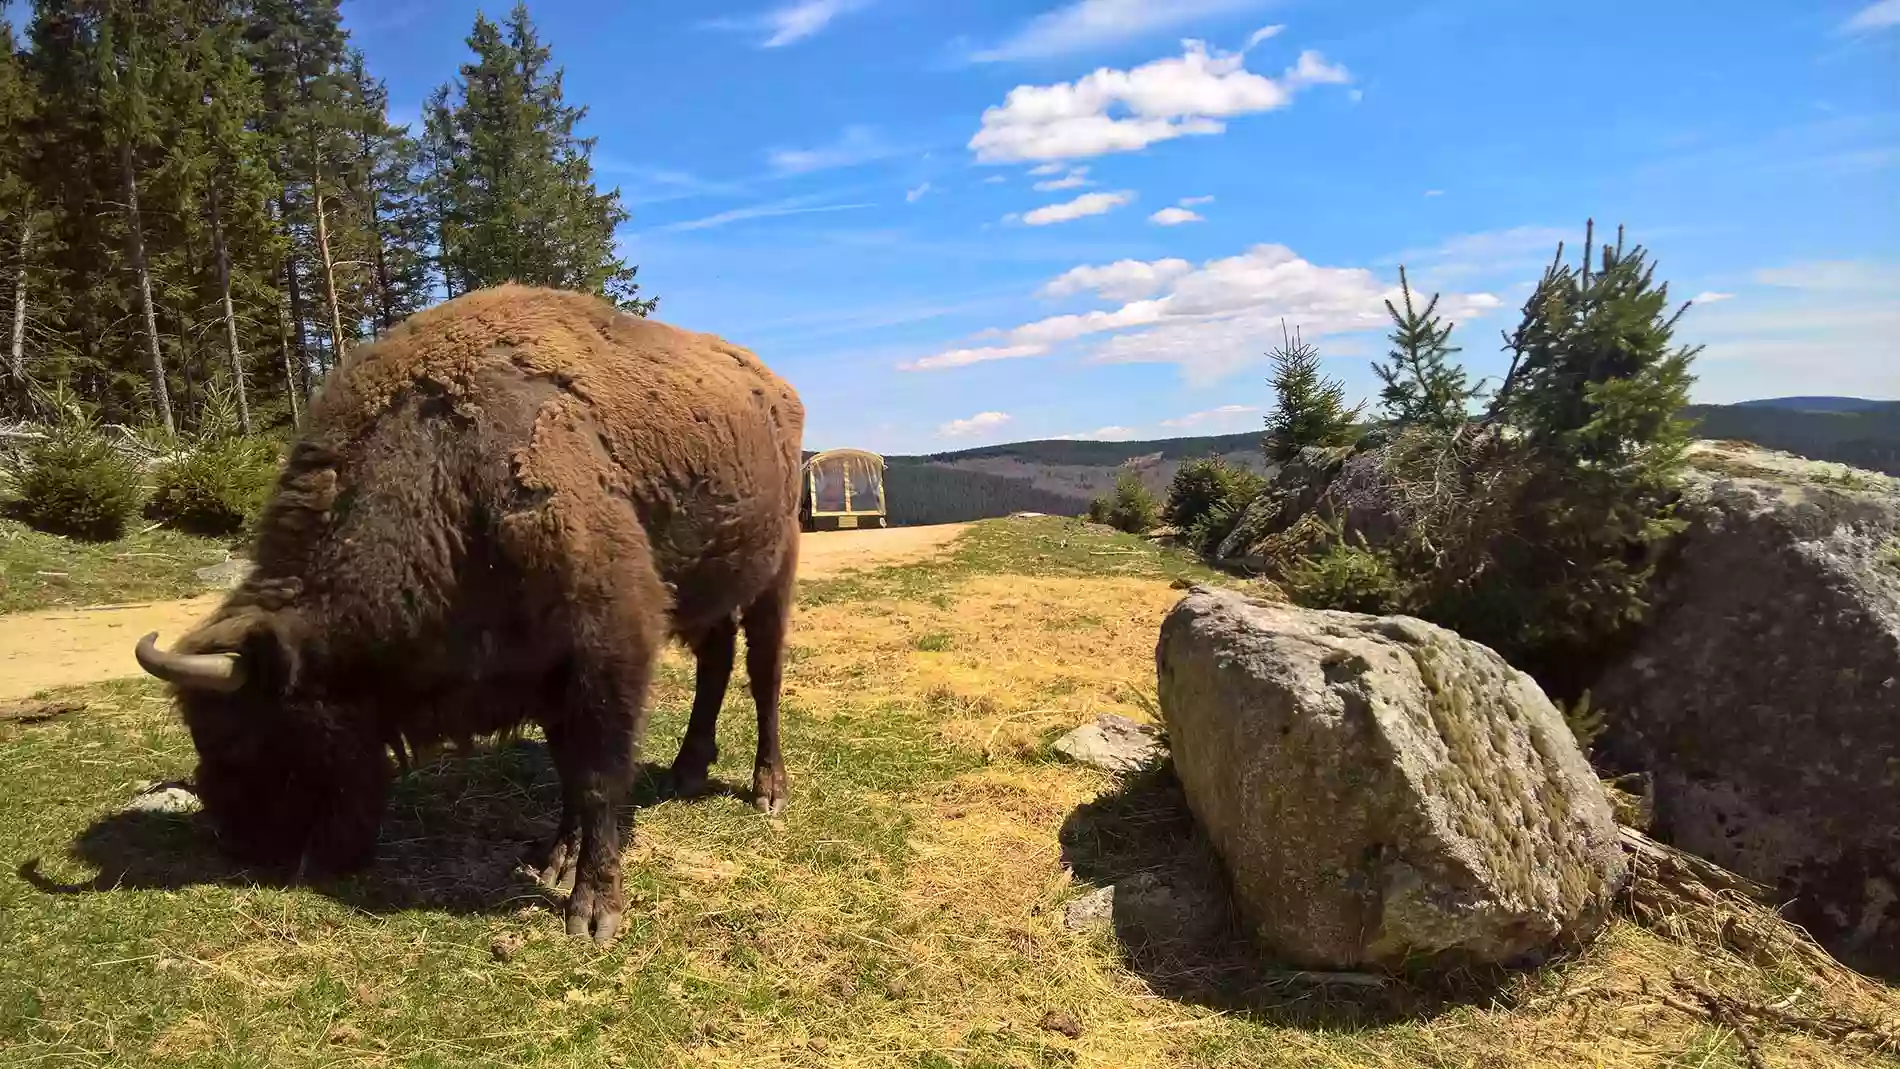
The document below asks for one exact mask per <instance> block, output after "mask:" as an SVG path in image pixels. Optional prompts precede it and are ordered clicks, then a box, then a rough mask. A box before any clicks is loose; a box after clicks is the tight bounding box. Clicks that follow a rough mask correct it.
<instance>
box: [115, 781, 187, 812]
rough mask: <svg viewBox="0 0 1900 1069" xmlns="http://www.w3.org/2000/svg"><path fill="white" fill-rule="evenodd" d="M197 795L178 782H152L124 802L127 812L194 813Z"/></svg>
mask: <svg viewBox="0 0 1900 1069" xmlns="http://www.w3.org/2000/svg"><path fill="white" fill-rule="evenodd" d="M201 807H202V803H200V802H199V801H198V796H197V795H196V794H193V793H192V792H191V790H190V788H188V787H186V786H184V785H183V784H180V783H154V784H152V785H151V786H149V787H147V788H145V789H144V790H143V791H140V792H139V793H138V794H137V795H136V796H135V797H134V798H133V799H132V800H131V801H130V802H127V803H126V804H125V810H124V811H125V812H127V813H195V812H197V811H198V810H199V809H200V808H201Z"/></svg>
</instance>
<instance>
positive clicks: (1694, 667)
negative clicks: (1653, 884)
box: [1592, 442, 1900, 969]
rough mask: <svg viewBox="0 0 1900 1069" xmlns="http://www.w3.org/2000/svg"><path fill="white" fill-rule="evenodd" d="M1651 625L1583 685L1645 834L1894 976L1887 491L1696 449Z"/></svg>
mask: <svg viewBox="0 0 1900 1069" xmlns="http://www.w3.org/2000/svg"><path fill="white" fill-rule="evenodd" d="M1692 463H1693V464H1694V468H1693V469H1692V471H1691V473H1690V477H1689V479H1688V485H1687V487H1686V491H1685V496H1684V501H1683V512H1684V515H1685V516H1686V517H1687V518H1688V519H1689V520H1690V527H1689V529H1688V530H1687V531H1686V532H1685V533H1684V535H1683V536H1682V538H1681V540H1680V542H1679V544H1678V546H1677V548H1676V552H1675V556H1674V558H1673V559H1672V561H1671V563H1670V566H1669V569H1668V571H1667V573H1666V576H1667V578H1666V580H1665V582H1664V585H1663V586H1662V588H1661V590H1660V592H1659V595H1658V598H1657V601H1656V611H1655V614H1654V616H1653V617H1652V622H1651V624H1650V625H1649V626H1648V627H1647V628H1646V629H1645V630H1644V633H1643V636H1642V637H1641V638H1640V639H1639V640H1638V641H1637V643H1636V645H1635V647H1634V648H1633V649H1632V650H1631V651H1630V652H1629V653H1628V654H1627V655H1626V656H1624V657H1622V658H1620V659H1619V660H1618V661H1617V663H1616V664H1614V665H1613V666H1612V667H1611V669H1610V670H1609V672H1608V673H1607V674H1606V675H1605V676H1604V677H1603V678H1602V679H1601V680H1600V681H1599V682H1598V684H1597V685H1596V686H1595V687H1594V688H1593V692H1592V698H1593V704H1594V705H1596V706H1597V707H1598V708H1600V709H1602V710H1603V711H1604V713H1605V716H1606V718H1607V724H1608V727H1607V730H1606V733H1605V735H1604V737H1603V738H1602V739H1601V740H1600V742H1599V743H1598V748H1599V752H1600V753H1601V754H1602V755H1603V756H1604V757H1605V758H1606V759H1607V760H1608V761H1609V762H1610V763H1611V764H1613V765H1616V766H1619V767H1622V768H1627V769H1632V770H1635V769H1641V770H1646V771H1648V772H1649V773H1650V774H1651V776H1652V779H1653V783H1654V788H1655V825H1656V832H1657V834H1658V836H1659V837H1660V838H1662V839H1664V840H1666V841H1668V842H1671V843H1673V844H1674V845H1676V846H1677V847H1679V848H1681V849H1683V850H1687V851H1689V852H1690V853H1693V854H1697V855H1700V856H1702V857H1705V858H1708V859H1709V860H1711V861H1714V862H1716V863H1718V864H1720V865H1722V866H1724V867H1726V868H1728V869H1731V870H1733V871H1735V872H1738V873H1740V874H1742V875H1744V876H1747V877H1749V878H1751V879H1754V880H1756V881H1759V882H1761V883H1763V884H1765V885H1767V886H1769V887H1772V888H1775V890H1776V892H1777V894H1778V896H1779V897H1780V899H1781V900H1783V901H1787V902H1789V903H1790V905H1789V907H1788V910H1787V912H1788V913H1789V914H1790V916H1791V918H1792V919H1794V920H1796V921H1798V922H1800V923H1802V924H1803V925H1805V926H1806V927H1807V928H1808V929H1809V930H1810V931H1811V932H1813V933H1814V935H1815V936H1816V937H1817V938H1819V939H1820V940H1821V941H1822V942H1823V943H1825V944H1827V945H1828V946H1829V947H1830V948H1831V949H1833V950H1834V951H1835V952H1836V953H1837V954H1842V955H1844V956H1847V957H1849V958H1850V959H1854V960H1857V961H1865V962H1871V963H1874V964H1877V965H1879V966H1881V967H1884V968H1889V969H1891V968H1895V967H1900V481H1896V480H1894V479H1892V478H1890V477H1888V476H1885V475H1880V474H1876V473H1873V472H1864V471H1858V470H1855V469H1851V468H1846V467H1843V466H1842V465H1839V464H1827V463H1822V462H1817V461H1810V460H1805V459H1802V458H1799V457H1794V456H1790V455H1788V454H1785V453H1774V452H1770V451H1767V450H1761V449H1757V448H1754V447H1752V446H1744V445H1737V444H1729V443H1706V442H1705V443H1698V444H1697V448H1696V452H1695V453H1694V454H1693V455H1692Z"/></svg>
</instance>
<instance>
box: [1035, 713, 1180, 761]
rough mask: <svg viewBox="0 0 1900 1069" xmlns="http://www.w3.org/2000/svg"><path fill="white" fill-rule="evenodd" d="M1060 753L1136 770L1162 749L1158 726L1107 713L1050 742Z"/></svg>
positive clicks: (1083, 759)
mask: <svg viewBox="0 0 1900 1069" xmlns="http://www.w3.org/2000/svg"><path fill="white" fill-rule="evenodd" d="M1050 749H1052V750H1054V751H1055V752H1056V753H1057V754H1058V755H1060V756H1062V757H1066V758H1068V759H1069V760H1071V761H1074V762H1076V763H1077V764H1083V765H1092V766H1094V767H1095V768H1099V769H1101V770H1102V771H1104V772H1134V771H1136V770H1137V769H1140V768H1142V767H1144V766H1146V765H1147V764H1148V763H1149V762H1151V761H1153V760H1154V759H1155V758H1156V757H1157V756H1159V755H1160V753H1161V742H1160V740H1159V739H1158V738H1156V732H1155V729H1154V728H1151V727H1149V726H1148V725H1146V724H1138V723H1136V722H1135V721H1133V720H1130V719H1128V718H1127V717H1125V716H1117V715H1115V714H1114V713H1103V714H1102V715H1100V716H1098V717H1096V718H1095V719H1094V720H1091V721H1090V722H1088V723H1086V724H1083V725H1082V726H1081V727H1079V728H1076V729H1075V730H1073V731H1071V732H1069V733H1067V734H1065V735H1063V736H1062V737H1061V738H1059V739H1057V740H1056V741H1055V742H1054V743H1053V744H1051V745H1050Z"/></svg>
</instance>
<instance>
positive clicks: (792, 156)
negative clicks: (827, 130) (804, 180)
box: [766, 126, 904, 174]
mask: <svg viewBox="0 0 1900 1069" xmlns="http://www.w3.org/2000/svg"><path fill="white" fill-rule="evenodd" d="M903 151H904V150H903V149H901V148H899V147H897V146H896V145H892V144H890V143H889V142H887V141H885V140H884V139H883V138H882V137H881V136H879V134H878V132H877V131H876V130H875V129H873V128H871V127H869V126H847V127H845V128H844V130H843V132H841V133H840V134H839V135H838V139H837V140H836V141H833V142H832V143H830V144H828V145H819V146H816V147H813V148H778V149H773V150H772V151H770V152H768V153H767V154H766V159H767V160H768V161H769V162H770V163H771V165H772V169H773V170H775V171H777V172H779V173H780V174H809V173H811V172H812V171H829V170H834V169H836V168H839V167H856V166H858V165H860V164H865V163H872V162H875V161H877V160H882V159H889V158H890V157H892V156H896V155H899V154H901V153H902V152H903Z"/></svg>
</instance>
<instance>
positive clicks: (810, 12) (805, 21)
mask: <svg viewBox="0 0 1900 1069" xmlns="http://www.w3.org/2000/svg"><path fill="white" fill-rule="evenodd" d="M874 2H875V0H797V2H796V3H791V4H786V5H784V6H783V7H776V8H773V9H772V10H770V11H766V12H763V13H761V14H758V15H754V16H751V17H749V18H736V19H735V18H726V19H714V20H713V21H711V22H708V23H705V24H704V25H705V26H706V27H707V28H709V29H715V30H738V31H742V32H747V33H759V34H763V35H764V37H763V38H762V39H761V40H760V41H759V47H760V48H783V47H785V46H786V45H789V44H796V43H797V42H799V41H803V40H805V39H806V38H808V37H813V36H816V35H817V34H818V33H819V32H820V31H822V30H824V28H825V27H827V26H829V25H831V23H832V22H833V21H834V20H835V19H837V18H838V17H839V16H841V15H848V14H850V13H852V12H853V11H858V10H862V9H863V8H867V7H870V6H871V4H872V3H874Z"/></svg>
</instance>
